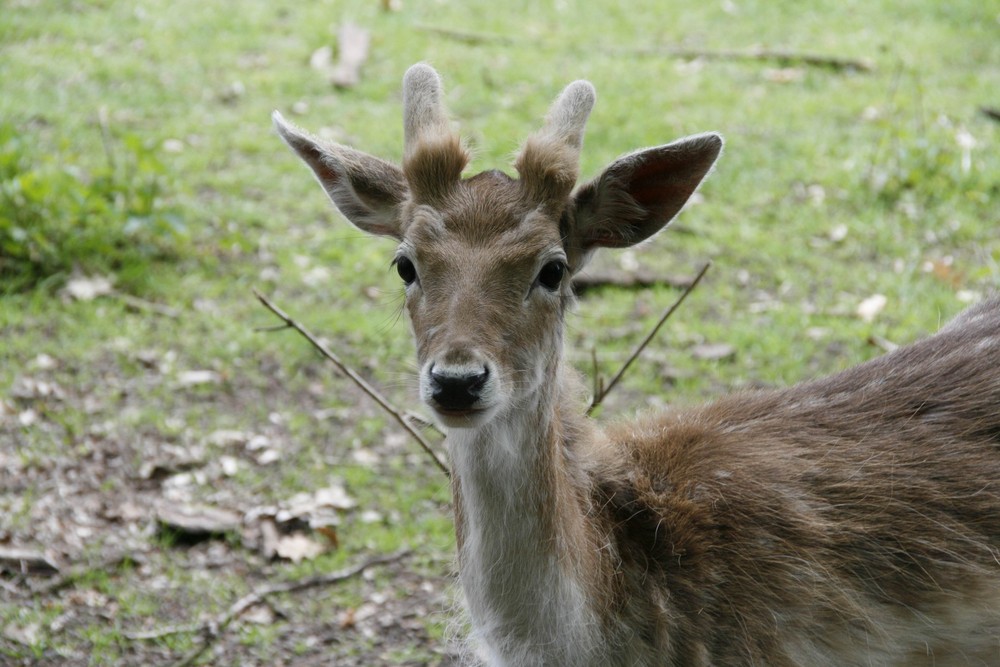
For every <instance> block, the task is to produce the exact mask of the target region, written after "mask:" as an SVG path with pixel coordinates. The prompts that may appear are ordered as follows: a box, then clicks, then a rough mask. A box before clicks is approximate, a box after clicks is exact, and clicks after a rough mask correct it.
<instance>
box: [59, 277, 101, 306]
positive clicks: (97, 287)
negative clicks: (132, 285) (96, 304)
mask: <svg viewBox="0 0 1000 667" xmlns="http://www.w3.org/2000/svg"><path fill="white" fill-rule="evenodd" d="M112 292H114V287H113V286H112V281H111V279H110V278H108V277H106V276H93V277H88V276H76V277H73V278H70V279H69V281H67V283H66V286H65V287H63V289H62V293H63V294H65V295H66V296H68V297H69V298H71V299H75V300H77V301H93V300H94V299H96V298H97V297H99V296H107V295H108V294H111V293H112Z"/></svg>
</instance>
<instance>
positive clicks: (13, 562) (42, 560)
mask: <svg viewBox="0 0 1000 667" xmlns="http://www.w3.org/2000/svg"><path fill="white" fill-rule="evenodd" d="M0 572H11V573H14V574H56V573H57V572H59V566H58V565H56V563H55V562H54V561H53V560H52V559H51V558H49V557H48V556H47V555H46V554H45V552H44V551H38V550H35V549H22V548H17V547H5V546H0Z"/></svg>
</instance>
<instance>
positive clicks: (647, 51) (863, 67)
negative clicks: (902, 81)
mask: <svg viewBox="0 0 1000 667" xmlns="http://www.w3.org/2000/svg"><path fill="white" fill-rule="evenodd" d="M612 52H613V53H614V52H617V53H623V54H628V55H639V56H643V55H644V56H671V57H673V58H687V59H692V60H694V59H696V58H702V59H705V60H757V61H767V62H774V63H777V64H779V65H810V66H812V67H826V68H828V69H833V70H857V71H859V72H870V71H872V70H873V69H875V66H874V65H873V64H872V63H871V62H870V61H868V60H862V59H858V58H845V57H842V56H827V55H823V54H819V53H805V52H802V51H790V50H786V49H760V48H756V49H746V50H742V51H741V50H736V49H723V50H720V51H711V50H706V49H686V48H680V47H674V46H666V47H661V48H657V47H652V48H639V49H623V50H621V51H614V50H613V51H612Z"/></svg>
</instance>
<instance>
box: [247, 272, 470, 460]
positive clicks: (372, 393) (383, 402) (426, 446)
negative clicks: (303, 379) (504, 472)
mask: <svg viewBox="0 0 1000 667" xmlns="http://www.w3.org/2000/svg"><path fill="white" fill-rule="evenodd" d="M253 293H254V295H255V296H256V297H257V299H258V300H259V301H260V302H261V303H262V304H264V306H265V307H266V308H267V309H268V310H270V311H271V312H272V313H274V314H275V315H277V316H278V317H279V318H281V320H282V321H284V323H285V324H286V325H287V328H290V329H295V330H296V331H298V332H299V334H301V335H302V337H303V338H305V339H306V340H307V341H309V342H310V343H311V344H312V346H313V347H314V348H316V350H318V351H319V353H320V354H322V355H323V356H324V357H326V358H327V359H329V360H330V361H332V362H333V365H334V366H336V367H337V368H338V369H339V370H340V372H341V373H343V374H344V375H346V376H347V377H348V378H350V379H351V381H352V382H354V384H356V385H357V386H358V387H359V388H360V389H361V391H363V392H365V393H366V394H368V396H369V397H370V398H371V399H372V400H374V401H375V402H376V403H378V404H379V406H380V407H381V408H382V409H383V410H385V411H386V412H388V413H389V414H390V415H392V417H393V419H395V420H396V422H397V423H398V424H399V425H400V426H402V427H403V429H405V430H406V432H407V433H409V434H410V435H411V436H412V437H413V439H414V440H416V441H417V444H419V445H420V446H421V447H422V448H423V450H424V451H425V452H427V455H428V456H430V457H431V459H433V460H434V463H435V464H436V465H437V467H438V468H440V469H441V472H443V473H444V474H445V476H446V477H450V476H451V473H450V472H449V470H448V466H446V465H445V464H444V462H443V461H441V459H439V458H438V456H437V454H435V453H434V450H433V449H432V448H431V446H430V443H428V442H427V440H425V439H424V437H423V436H422V435H420V432H419V431H417V429H415V428H413V426H412V425H411V424H410V422H409V420H408V419H407V417H406V415H405V414H404V413H402V412H400V411H399V410H397V409H396V408H395V407H393V405H392V404H391V403H389V401H388V399H386V398H385V397H384V396H383V395H382V394H381V393H380V392H379V391H378V390H377V389H375V387H373V386H371V385H370V384H368V382H367V381H366V380H365V379H364V378H363V377H361V376H360V375H358V374H357V373H356V372H355V371H354V369H352V368H351V367H350V366H348V365H347V364H345V363H344V362H343V361H341V360H340V357H338V356H337V355H336V354H334V353H333V352H331V351H330V350H329V349H328V348H327V347H326V345H324V344H323V343H322V342H320V341H319V339H317V338H316V337H315V336H313V335H312V333H310V332H309V330H308V329H306V328H305V327H304V326H302V325H301V324H299V323H298V322H296V321H295V320H293V319H292V318H291V317H289V316H288V315H287V314H286V313H285V311H283V310H281V308H278V307H277V306H276V305H274V304H273V303H271V301H270V300H268V298H267V297H265V296H264V295H263V294H261V293H260V292H258V291H257V290H256V289H255V290H254V291H253Z"/></svg>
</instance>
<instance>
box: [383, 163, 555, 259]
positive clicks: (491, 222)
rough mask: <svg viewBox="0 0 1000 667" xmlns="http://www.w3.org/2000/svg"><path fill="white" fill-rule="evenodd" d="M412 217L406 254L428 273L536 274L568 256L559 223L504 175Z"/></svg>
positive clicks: (474, 182) (488, 176)
mask: <svg viewBox="0 0 1000 667" xmlns="http://www.w3.org/2000/svg"><path fill="white" fill-rule="evenodd" d="M407 217H408V220H407V222H406V224H405V231H404V233H403V241H402V244H401V251H402V252H406V253H412V254H413V255H414V256H415V259H416V260H417V261H418V262H419V263H420V264H421V265H422V266H423V267H424V268H425V269H433V268H435V267H437V268H440V267H450V268H451V269H455V270H460V269H461V268H462V267H463V266H468V267H470V268H475V270H477V271H478V272H483V271H485V270H489V269H493V270H497V271H501V272H508V271H510V270H515V271H517V270H524V271H533V270H534V269H535V268H537V264H538V263H539V262H543V261H547V260H548V259H551V258H556V257H558V256H560V254H562V253H563V249H562V234H561V232H560V228H559V220H558V219H556V218H554V217H553V216H552V215H550V214H549V213H547V212H546V211H545V210H543V209H541V208H539V207H537V206H535V205H533V204H532V202H530V200H528V199H527V198H526V197H525V193H524V192H523V190H522V189H521V188H520V186H519V182H518V181H516V180H514V179H511V178H510V177H508V176H506V175H505V174H502V173H500V172H483V173H482V174H479V175H477V176H474V177H473V178H470V179H467V180H464V181H462V182H461V183H460V184H459V186H458V187H457V188H455V190H454V191H453V192H452V193H451V195H450V196H449V197H448V199H447V201H445V202H443V203H442V204H440V205H438V206H429V205H426V204H416V205H414V206H413V208H412V210H411V212H410V213H409V215H408V216H407Z"/></svg>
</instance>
